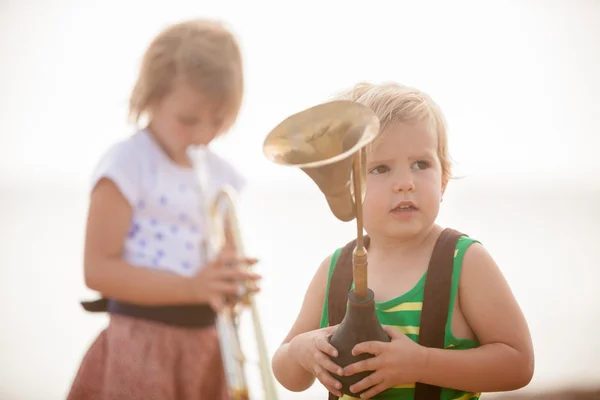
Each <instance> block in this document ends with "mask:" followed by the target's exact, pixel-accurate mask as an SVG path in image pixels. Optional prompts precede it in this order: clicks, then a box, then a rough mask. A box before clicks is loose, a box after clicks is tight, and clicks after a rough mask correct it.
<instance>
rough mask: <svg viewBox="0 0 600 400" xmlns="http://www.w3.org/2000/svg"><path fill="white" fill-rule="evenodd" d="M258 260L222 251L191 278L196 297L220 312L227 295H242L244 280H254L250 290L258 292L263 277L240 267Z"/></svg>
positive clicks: (230, 296) (235, 296) (229, 296)
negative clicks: (234, 255) (259, 281)
mask: <svg viewBox="0 0 600 400" xmlns="http://www.w3.org/2000/svg"><path fill="white" fill-rule="evenodd" d="M256 262H257V260H256V259H253V258H242V259H237V258H234V257H233V256H232V253H231V252H223V253H221V254H220V255H219V256H218V257H217V258H216V259H215V260H214V261H212V262H210V263H208V264H206V265H205V266H204V267H203V268H202V269H201V270H200V271H199V272H198V273H197V274H196V275H195V276H194V277H192V278H191V279H192V290H193V291H194V294H195V297H196V298H197V299H198V300H200V301H201V302H203V303H208V304H209V305H210V306H211V307H212V308H213V310H215V311H216V312H219V311H221V310H222V309H223V307H224V306H225V304H226V303H225V301H226V297H227V298H237V297H238V296H239V295H240V293H241V292H242V285H243V282H244V281H246V280H251V281H253V284H252V285H250V286H251V288H250V290H251V291H252V292H257V291H258V290H259V289H258V286H257V285H256V281H257V280H259V279H260V278H261V277H260V276H259V275H257V274H255V273H252V272H248V271H243V270H242V269H241V268H240V267H241V266H242V265H253V264H256Z"/></svg>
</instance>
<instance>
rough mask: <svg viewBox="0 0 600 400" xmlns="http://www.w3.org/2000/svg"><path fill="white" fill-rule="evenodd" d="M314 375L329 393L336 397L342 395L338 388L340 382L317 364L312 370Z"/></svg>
mask: <svg viewBox="0 0 600 400" xmlns="http://www.w3.org/2000/svg"><path fill="white" fill-rule="evenodd" d="M314 374H315V377H316V378H317V379H318V380H319V382H321V384H322V385H323V386H325V388H326V389H327V390H328V391H330V392H331V393H333V394H335V395H336V396H338V397H342V392H340V389H341V388H342V384H341V383H339V382H338V381H336V380H335V379H333V376H331V374H329V372H327V371H326V370H324V369H323V368H321V367H320V366H317V367H316V368H315V371H314Z"/></svg>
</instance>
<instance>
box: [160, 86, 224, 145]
mask: <svg viewBox="0 0 600 400" xmlns="http://www.w3.org/2000/svg"><path fill="white" fill-rule="evenodd" d="M152 128H153V132H154V133H155V134H156V136H158V138H159V140H160V141H161V142H162V144H163V146H165V147H166V148H167V150H168V151H169V152H171V153H173V154H176V155H181V154H185V151H186V149H187V148H188V147H189V146H190V145H207V144H209V143H210V142H211V141H212V140H213V139H214V138H215V137H216V136H217V135H218V134H219V133H221V130H222V129H223V121H222V120H221V119H219V118H218V117H217V116H216V115H215V113H214V112H213V104H211V102H210V101H208V99H206V98H205V97H204V96H203V95H202V93H200V92H198V91H197V90H195V89H194V88H193V87H191V86H189V85H185V84H182V83H180V84H177V85H175V87H174V89H173V90H172V91H171V92H170V93H168V94H167V95H166V96H165V97H164V98H163V99H162V101H160V102H159V104H158V105H157V107H155V109H154V110H153V112H152Z"/></svg>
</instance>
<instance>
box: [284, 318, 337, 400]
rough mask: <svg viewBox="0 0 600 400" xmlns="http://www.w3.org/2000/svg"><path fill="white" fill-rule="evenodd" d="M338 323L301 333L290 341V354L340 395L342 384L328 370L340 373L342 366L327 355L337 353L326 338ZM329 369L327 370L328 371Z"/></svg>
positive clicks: (330, 389) (333, 355)
mask: <svg viewBox="0 0 600 400" xmlns="http://www.w3.org/2000/svg"><path fill="white" fill-rule="evenodd" d="M337 327H338V325H334V326H329V327H327V328H323V329H317V330H314V331H310V332H306V333H302V334H300V335H298V336H296V337H295V338H294V339H292V341H291V342H290V350H289V351H290V355H291V356H292V357H293V358H294V359H295V360H296V362H297V363H298V364H300V365H301V366H302V367H303V368H304V369H305V370H307V371H308V372H310V373H311V374H313V375H314V376H315V377H316V378H317V379H318V380H319V382H321V383H322V384H323V386H325V388H327V390H329V391H330V392H331V393H333V394H335V395H336V396H338V397H341V396H342V393H341V392H340V388H341V387H342V384H341V383H340V382H338V381H337V380H335V379H334V378H333V377H332V376H331V374H330V373H329V372H333V373H335V374H337V375H342V368H341V367H340V366H338V365H336V364H335V363H334V362H333V361H331V359H330V358H329V357H328V355H329V356H331V357H337V355H338V353H337V350H336V349H335V347H333V346H332V345H331V344H330V343H329V340H328V338H329V337H330V336H331V335H332V334H333V332H334V331H335V329H336V328H337ZM328 371H329V372H328Z"/></svg>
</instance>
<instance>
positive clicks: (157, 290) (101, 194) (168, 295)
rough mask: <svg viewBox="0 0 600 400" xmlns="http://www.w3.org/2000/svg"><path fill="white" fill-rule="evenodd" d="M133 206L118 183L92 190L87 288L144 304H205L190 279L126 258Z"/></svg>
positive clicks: (104, 182)
mask: <svg viewBox="0 0 600 400" xmlns="http://www.w3.org/2000/svg"><path fill="white" fill-rule="evenodd" d="M131 216H132V209H131V206H130V205H129V203H128V202H127V200H126V199H125V198H124V197H123V195H122V194H121V192H120V191H119V189H118V188H117V186H116V185H115V184H114V183H113V182H112V181H111V180H109V179H106V178H103V179H101V180H100V181H99V182H98V184H97V185H96V187H95V189H94V190H93V191H92V194H91V199H90V207H89V213H88V220H87V230H86V238H85V250H84V274H85V283H86V285H87V287H88V288H90V289H92V290H95V291H98V292H100V293H102V295H104V296H106V297H111V298H115V299H118V300H121V301H124V302H131V303H136V304H142V305H159V304H160V305H168V304H183V303H188V304H189V303H202V302H207V301H208V300H207V299H201V298H199V296H198V295H197V294H196V293H195V291H194V290H193V286H192V284H191V281H192V280H191V279H190V278H187V277H183V276H178V275H175V274H171V273H166V272H161V271H153V270H150V269H147V268H138V267H134V266H133V265H131V264H129V263H127V262H125V261H123V259H122V257H121V255H122V252H123V242H124V240H125V237H126V235H127V233H128V231H129V227H130V221H131Z"/></svg>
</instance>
